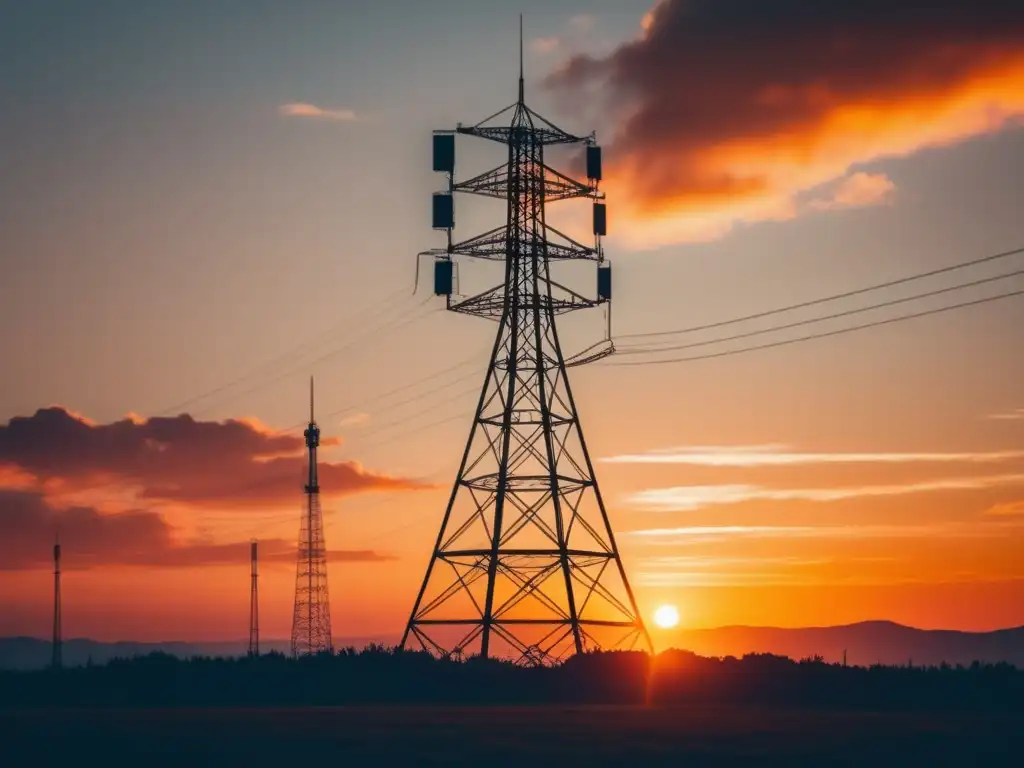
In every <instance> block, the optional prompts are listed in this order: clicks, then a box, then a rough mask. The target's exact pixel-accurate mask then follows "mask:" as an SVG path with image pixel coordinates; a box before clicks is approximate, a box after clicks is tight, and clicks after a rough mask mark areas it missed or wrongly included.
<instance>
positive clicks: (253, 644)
mask: <svg viewBox="0 0 1024 768" xmlns="http://www.w3.org/2000/svg"><path fill="white" fill-rule="evenodd" d="M256 559H257V544H256V540H255V539H253V542H252V549H251V557H250V562H251V564H252V567H251V569H250V572H251V586H250V588H249V655H250V656H259V655H260V593H259V585H258V581H257V580H258V574H257V569H256Z"/></svg>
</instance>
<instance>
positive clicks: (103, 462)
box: [0, 407, 423, 508]
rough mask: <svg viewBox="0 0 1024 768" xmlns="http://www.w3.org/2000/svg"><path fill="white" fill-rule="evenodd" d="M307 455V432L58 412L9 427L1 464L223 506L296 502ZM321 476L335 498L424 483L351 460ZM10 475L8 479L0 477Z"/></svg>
mask: <svg viewBox="0 0 1024 768" xmlns="http://www.w3.org/2000/svg"><path fill="white" fill-rule="evenodd" d="M336 442H337V441H336V440H334V441H332V440H329V439H325V440H324V441H323V442H322V444H323V445H330V444H332V443H336ZM304 450H305V448H304V442H303V438H302V437H301V435H293V434H283V433H278V432H273V431H271V430H269V429H267V428H266V427H263V426H261V425H259V424H258V423H256V422H251V421H246V420H236V419H229V420H227V421H223V422H210V421H207V422H203V421H196V420H195V419H193V418H192V417H191V416H188V415H181V416H177V417H174V418H151V419H146V420H141V419H130V418H126V419H123V420H121V421H117V422H113V423H111V424H95V423H92V422H90V421H89V420H87V419H85V418H84V417H81V416H78V415H75V414H72V413H70V412H68V411H67V410H65V409H63V408H60V407H51V408H44V409H40V410H39V411H37V412H36V413H35V414H34V415H33V416H28V417H16V418H13V419H11V421H10V422H9V423H8V424H7V425H6V426H0V465H2V464H6V465H8V466H9V467H13V468H16V469H18V470H21V471H23V472H28V473H31V474H32V475H34V476H35V477H37V478H38V479H40V480H42V481H53V480H59V481H65V482H67V483H68V484H69V485H70V486H71V487H72V488H73V487H75V486H76V485H81V484H85V485H88V484H90V483H94V482H96V481H99V480H102V479H104V478H107V479H109V480H111V481H112V482H115V483H122V484H126V485H133V486H136V487H139V488H141V495H142V498H144V499H149V500H173V501H182V502H190V503H195V504H210V505H217V506H237V505H244V506H245V507H247V508H253V507H264V506H266V507H273V506H280V505H281V504H282V503H287V502H289V501H294V500H295V499H296V498H298V495H299V494H300V493H301V491H302V487H303V484H304V482H305V471H306V470H305V464H306V462H305V458H304V453H303V452H304ZM319 472H320V485H321V488H322V493H323V494H324V495H327V496H338V495H344V494H351V493H359V492H365V491H403V490H415V489H418V488H421V487H423V486H422V485H421V484H420V483H418V482H416V481H414V480H409V479H404V478H395V477H389V476H387V475H382V474H377V473H374V472H370V471H367V470H365V469H364V468H363V467H361V466H360V465H359V464H358V463H357V462H351V461H349V462H338V463H330V462H321V463H320V469H319ZM7 474H9V473H7ZM5 476H6V474H4V473H0V480H2V478H3V477H5Z"/></svg>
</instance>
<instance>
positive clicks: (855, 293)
mask: <svg viewBox="0 0 1024 768" xmlns="http://www.w3.org/2000/svg"><path fill="white" fill-rule="evenodd" d="M1020 253H1024V248H1015V249H1013V250H1012V251H1003V252H1002V253H996V254H992V255H990V256H983V257H982V258H980V259H973V260H971V261H965V262H961V263H960V264H953V265H952V266H948V267H941V268H939V269H933V270H931V271H929V272H922V273H921V274H917V275H911V276H910V277H901V278H900V279H898V280H890V281H888V282H885V283H878V284H877V285H870V286H867V287H866V288H858V289H856V290H853V291H846V292H845V293H837V294H834V295H832V296H825V297H824V298H820V299H813V300H811V301H802V302H800V303H799V304H790V305H789V306H787V307H779V308H777V309H769V310H766V311H764V312H757V313H755V314H753V315H746V316H744V317H737V318H734V319H732V320H722V321H719V322H717V323H708V324H706V325H695V326H691V327H689V328H679V329H677V330H674V331H648V332H646V333H624V334H620V335H619V336H618V337H617V338H619V339H640V338H652V337H655V336H674V335H676V334H683V333H696V332H697V331H708V330H711V329H712V328H721V327H723V326H726V325H735V324H737V323H744V322H747V321H748V320H758V319H760V318H762V317H769V316H771V315H778V314H781V313H783V312H792V311H793V310H796V309H804V308H805V307H813V306H816V305H818V304H825V303H826V302H829V301H838V300H839V299H847V298H850V297H851V296H859V295H861V294H864V293H870V292H871V291H879V290H882V289H883V288H892V287H894V286H897V285H903V284H904V283H910V282H913V281H915V280H923V279H925V278H926V277H934V276H935V275H942V274H946V273H947V272H954V271H956V270H959V269H965V268H967V267H973V266H976V265H978V264H985V263H987V262H990V261H996V260H998V259H1005V258H1007V257H1009V256H1016V255H1017V254H1020Z"/></svg>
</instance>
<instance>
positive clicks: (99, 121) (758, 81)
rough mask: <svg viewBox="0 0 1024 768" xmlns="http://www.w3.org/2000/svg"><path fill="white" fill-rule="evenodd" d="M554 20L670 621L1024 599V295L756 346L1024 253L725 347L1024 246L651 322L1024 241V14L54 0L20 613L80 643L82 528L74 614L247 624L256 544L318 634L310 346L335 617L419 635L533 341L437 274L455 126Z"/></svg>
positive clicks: (558, 83)
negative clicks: (505, 350) (435, 221)
mask: <svg viewBox="0 0 1024 768" xmlns="http://www.w3.org/2000/svg"><path fill="white" fill-rule="evenodd" d="M520 11H522V12H523V14H524V24H525V37H526V45H525V69H526V96H527V101H528V103H530V105H531V106H532V107H533V108H534V109H536V110H537V111H538V112H540V113H541V114H543V115H545V116H546V117H549V118H550V119H552V120H553V121H554V122H555V123H557V124H558V125H560V126H561V127H563V128H565V129H566V130H569V131H571V132H573V133H575V134H581V135H582V134H587V133H589V132H590V131H591V130H596V132H597V139H598V141H599V143H600V144H601V145H602V146H603V147H604V162H605V168H606V184H605V185H604V188H605V191H606V192H607V193H608V210H609V229H610V236H609V237H608V238H607V239H606V240H605V247H606V252H607V254H608V255H609V256H610V258H611V260H612V262H613V264H614V267H615V279H616V285H615V299H614V301H613V306H614V313H613V326H614V334H615V336H616V337H617V338H618V341H617V344H618V346H619V347H620V349H621V352H622V353H621V354H620V355H617V356H615V357H613V358H610V359H606V360H604V361H601V362H600V363H597V364H594V365H590V366H586V367H581V368H576V369H573V370H572V381H573V386H574V394H575V395H576V400H577V405H578V407H579V410H580V415H581V417H582V420H583V426H584V431H585V434H586V436H587V441H588V444H589V447H590V450H591V453H592V455H593V457H594V459H595V463H596V467H597V472H598V478H599V481H600V483H601V486H602V490H603V495H604V497H605V499H606V501H607V502H608V505H609V514H610V516H611V520H612V523H613V525H614V528H615V531H616V535H617V537H618V543H619V546H620V549H621V551H622V555H623V558H624V561H625V564H626V568H627V571H628V573H629V575H630V578H631V580H632V582H633V585H634V588H635V590H636V593H637V599H638V602H639V603H640V607H641V610H642V611H643V613H644V615H645V617H646V618H647V619H648V620H650V617H651V615H652V614H653V612H654V610H655V609H656V608H657V607H658V606H660V605H662V604H665V603H669V604H673V605H676V606H678V608H679V613H680V617H681V622H682V624H683V625H684V626H686V627H714V626H721V625H731V624H756V625H774V626H806V625H816V626H821V625H829V624H838V623H846V622H852V621H859V620H865V619H891V620H894V621H898V622H901V623H906V624H911V625H914V626H919V627H927V628H937V627H942V628H958V629H971V630H986V629H993V628H997V627H1006V626H1017V625H1022V624H1024V559H1022V557H1021V553H1022V552H1024V354H1022V350H1024V300H1022V299H1024V297H1013V298H1007V299H1004V300H1001V301H994V302H992V303H987V304H982V305H978V306H974V307H970V308H965V309H962V310H958V311H953V312H948V313H944V314H940V315H936V316H930V317H922V318H919V319H914V320H909V321H907V322H900V323H895V324H891V325H885V326H881V327H877V328H871V329H867V330H863V331H860V332H857V333H849V334H845V333H844V334H839V335H835V336H830V337H827V338H823V339H819V340H812V341H808V342H806V343H795V344H790V345H785V346H781V347H776V348H771V349H764V350H758V351H752V352H749V353H743V354H735V355H727V356H720V357H715V356H713V355H714V354H715V353H718V352H722V351H726V350H730V349H740V348H743V347H750V346H754V345H761V344H766V343H770V342H773V341H777V340H784V339H788V338H796V337H799V336H803V335H807V334H810V333H818V332H822V331H829V330H833V329H839V328H843V327H848V326H852V325H857V324H862V323H867V322H871V321H875V320H879V319H884V318H887V317H895V316H897V315H902V314H909V313H911V312H918V311H923V310H928V309H932V308H935V307H940V306H944V305H949V304H954V303H960V302H965V301H971V300H974V299H981V298H985V297H988V296H994V295H997V294H1001V293H1008V292H1013V291H1018V290H1022V289H1024V277H1022V276H1017V277H1012V278H1009V279H1006V280H1002V281H998V282H991V283H986V284H983V285H978V286H975V287H973V288H968V289H965V290H958V291H954V292H950V293H948V294H944V295H940V296H935V297H932V298H928V299H922V300H920V301H916V302H910V303H907V304H900V305H896V306H892V307H889V308H884V309H878V310H873V311H871V312H865V313H862V314H855V315H852V316H849V317H843V318H840V319H836V320H833V321H828V322H825V323H821V324H816V325H812V326H809V327H800V328H792V329H789V330H782V331H777V332H774V333H772V334H763V335H755V336H752V337H750V338H744V339H742V340H734V341H730V342H721V343H715V344H711V343H708V344H700V342H705V341H709V342H710V341H711V340H715V339H721V338H723V337H727V336H733V335H737V334H746V333H749V332H752V331H757V330H760V329H766V328H770V327H772V326H774V325H779V324H783V323H786V324H788V323H792V322H795V321H798V320H802V319H805V318H809V317H814V316H817V315H824V314H830V313H834V312H841V311H845V310H849V309H855V308H858V307H864V306H867V305H869V304H874V303H879V302H883V301H888V300H893V299H898V298H901V297H904V296H910V295H913V294H916V293H922V292H926V291H931V290H935V289H939V288H942V287H945V286H951V285H956V284H959V283H966V282H969V281H970V282H973V281H976V280H980V279H982V278H987V277H991V276H997V275H1001V274H1007V273H1011V272H1015V271H1018V270H1024V254H1021V255H1018V256H1013V257H1008V258H1005V259H1000V260H995V261H992V262H990V263H987V264H984V265H980V266H977V267H974V268H971V269H967V270H962V271H960V272H955V273H950V274H946V275H942V276H938V277H935V278H931V279H928V280H922V281H918V282H915V283H912V284H907V285H903V286H900V287H897V288H893V289H891V290H886V291H878V292H874V293H871V294H867V295H862V296H858V297H853V298H850V299H848V300H846V301H843V302H830V303H828V304H825V305H822V306H820V307H815V308H810V309H807V310H803V311H802V312H797V313H787V314H785V315H781V316H777V317H769V318H764V319H762V320H760V321H752V322H749V323H745V324H737V325H729V326H726V327H722V328H717V329H714V330H707V331H703V332H698V333H691V334H680V335H675V336H672V335H666V336H660V337H630V336H629V334H642V333H647V332H663V331H672V330H676V329H686V328H690V327H693V326H701V325H706V324H714V323H717V322H719V321H727V320H731V319H734V318H738V317H742V316H746V315H751V314H756V313H758V312H762V311H765V310H771V309H775V308H777V307H783V306H786V305H790V304H795V303H799V302H803V301H810V300H814V299H817V298H820V297H825V296H830V295H833V294H839V293H843V292H846V291H851V290H855V289H858V288H861V287H864V286H870V285H874V284H877V283H882V282H885V281H887V280H894V279H898V278H902V277H905V276H910V275H915V274H918V273H922V272H926V271H929V270H932V269H938V268H940V267H944V266H947V265H952V264H957V263H959V262H964V261H968V260H971V259H976V258H980V257H983V256H987V255H989V254H995V253H998V252H1002V251H1008V250H1011V249H1015V248H1021V247H1024V223H1022V215H1021V211H1022V209H1021V203H1022V200H1024V7H1017V8H1016V9H1014V8H1013V4H1010V3H1005V2H997V1H996V0H978V1H977V2H974V3H964V2H954V0H932V2H928V3H923V2H905V3H893V2H884V3H883V2H881V0H860V1H859V2H856V3H854V2H846V1H845V0H842V1H841V0H835V1H834V2H829V3H807V2H797V0H764V2H758V3H753V2H743V1H742V0H685V1H684V0H663V2H661V3H658V4H657V5H656V6H654V7H652V5H651V0H615V1H614V2H613V1H612V0H598V1H597V2H589V3H584V2H582V1H579V0H578V1H577V2H562V1H561V0H548V1H547V2H540V0H522V2H521V3H520V5H519V6H518V7H514V8H513V7H511V6H507V7H505V8H502V7H501V6H499V5H498V4H491V3H481V2H469V0H434V2H431V3H404V4H397V3H381V2H371V1H370V0H367V1H366V2H327V0H319V1H318V0H290V1H289V2H284V1H283V0H282V1H281V2H268V1H260V2H243V1H242V0H208V1H204V2H200V1H199V0H191V1H182V2H174V3H171V2H162V3H157V2H149V3H139V2H134V1H133V0H94V2H91V3H75V2H57V1H56V0H34V1H33V2H30V3H10V4H6V5H5V7H4V9H3V10H2V11H0V147H2V150H0V359H2V361H3V366H2V371H3V373H2V382H3V383H2V386H0V635H34V636H39V637H46V636H47V635H48V633H49V622H50V610H51V604H50V601H51V588H52V576H51V575H50V570H51V564H50V555H51V545H52V543H53V538H54V535H55V533H56V532H57V531H58V530H59V532H60V538H61V542H62V544H63V547H64V567H65V571H66V575H65V578H64V586H63V594H64V632H65V636H66V637H71V636H74V637H91V638H94V639H98V640H115V639H136V640H171V639H191V640H217V639H241V638H243V637H245V636H246V634H247V623H248V608H249V603H248V590H249V581H248V568H249V563H248V544H247V542H248V541H249V539H250V538H252V537H257V538H258V539H259V540H260V541H261V547H262V550H261V554H262V579H261V619H262V631H263V635H264V637H268V638H271V637H275V638H280V637H287V635H288V633H289V631H290V626H291V616H292V613H291V610H292V599H293V590H294V578H295V563H294V558H295V547H294V541H295V539H296V537H297V535H298V530H299V514H300V511H301V509H302V506H303V499H302V483H303V441H302V435H301V432H302V428H303V426H304V422H305V420H306V418H307V416H308V402H307V398H308V379H309V376H310V375H315V377H316V388H317V420H318V422H319V424H320V426H321V430H322V433H323V436H324V442H323V445H324V448H323V450H322V451H321V459H322V466H321V487H322V492H323V499H324V508H325V512H326V536H327V541H328V546H329V550H330V556H329V566H328V569H329V577H330V590H331V608H332V616H333V624H334V635H335V636H336V637H346V636H367V635H388V636H391V635H394V634H397V633H399V632H400V631H401V629H402V628H403V626H404V623H405V621H406V619H407V618H408V612H409V609H410V608H411V606H412V601H413V599H414V598H415V593H416V590H417V588H418V587H419V583H420V580H421V579H422V576H423V570H424V568H425V566H426V563H427V559H428V556H429V554H430V549H431V547H432V545H433V540H434V537H435V536H436V535H437V529H438V526H439V524H440V521H441V517H442V514H443V512H444V504H445V502H446V500H447V496H448V494H449V493H450V489H451V482H452V481H453V479H454V475H455V472H456V470H457V467H458V462H459V459H460V457H461V453H462V450H463V448H464V444H465V439H466V435H467V431H468V429H469V426H470V423H471V420H472V415H473V414H472V411H473V407H474V405H475V401H476V397H477V395H478V393H479V387H480V385H481V383H482V380H483V376H484V370H485V367H486V364H487V355H488V353H489V350H490V346H491V344H492V343H493V333H494V326H493V325H491V324H489V323H487V322H484V321H481V320H476V319H472V318H467V317H463V316H457V315H454V314H451V313H445V312H444V311H442V307H443V301H442V300H441V299H435V298H433V297H432V296H431V295H430V292H429V290H428V287H427V286H426V285H425V284H424V285H421V286H420V290H419V292H418V293H417V294H415V295H413V282H414V277H415V267H416V260H415V255H416V253H418V252H419V251H423V250H426V249H428V248H433V247H437V246H439V245H441V244H442V240H443V238H442V236H441V235H440V234H439V233H436V232H434V231H432V230H431V227H430V224H431V222H430V199H429V198H430V195H431V193H432V192H434V191H437V190H439V189H440V184H441V183H442V182H441V179H440V177H439V176H436V175H435V174H433V173H432V171H431V157H430V141H431V131H432V130H434V129H439V128H453V127H454V126H455V124H456V123H457V122H460V121H461V122H465V123H472V122H476V121H478V120H480V119H482V118H484V117H486V116H488V115H490V114H492V113H493V112H495V111H497V110H498V109H500V108H502V107H504V106H507V105H508V104H510V103H512V102H513V101H514V100H515V98H516V76H517V71H516V70H517V63H518V62H517V56H518V52H517V44H518V40H517V32H518V13H519V12H520ZM459 141H460V143H459V144H458V152H459V153H460V154H459V158H460V162H461V160H462V159H463V158H468V159H467V163H469V162H476V161H477V160H481V158H483V155H482V154H481V153H485V152H486V151H488V148H487V147H483V148H481V147H473V146H471V144H470V143H465V144H464V143H462V142H463V141H465V142H469V141H470V140H469V139H465V140H463V139H461V138H460V140H459ZM495 149H496V148H491V149H490V151H492V152H493V151H495ZM496 152H497V153H496V154H492V155H488V156H487V157H490V159H491V161H492V162H491V164H492V165H496V164H497V163H498V162H500V161H501V159H502V158H501V150H500V148H497V149H496ZM565 159H566V161H567V164H566V165H565V167H566V169H567V170H572V163H571V160H572V159H571V158H565ZM481 161H482V162H484V163H486V162H487V161H486V160H481ZM458 205H459V206H460V207H459V212H460V213H459V220H458V221H459V229H458V233H459V234H461V235H464V236H466V237H468V236H469V235H471V234H475V233H476V232H479V231H483V230H485V229H488V228H491V227H494V226H498V225H499V224H500V223H501V221H502V210H501V206H500V205H499V206H498V207H497V208H494V207H493V206H492V207H488V206H487V204H486V203H484V204H482V207H481V206H480V205H478V204H477V203H476V202H475V201H472V200H469V201H463V200H462V199H460V200H459V203H458ZM560 205H565V206H568V207H569V208H568V209H567V211H566V212H564V213H562V214H560V215H561V216H562V220H564V221H565V222H566V226H567V227H568V228H570V229H572V228H573V227H578V226H579V223H580V222H581V221H584V219H585V216H586V215H587V210H586V206H585V204H582V203H581V204H580V205H583V206H584V207H583V209H582V212H580V211H575V212H574V211H573V209H572V206H573V205H574V204H573V203H564V204H560ZM580 213H582V216H581V215H580ZM484 272H486V269H485V268H484V267H481V266H479V265H474V264H468V265H464V266H463V267H462V276H463V279H465V280H470V281H471V280H473V279H474V276H477V275H482V274H483V273H484ZM591 315H592V316H591V317H589V318H586V319H576V318H574V320H573V324H572V328H571V331H570V332H569V333H568V338H569V342H568V343H567V346H568V350H567V351H568V352H570V353H571V352H574V351H576V350H577V349H578V348H582V347H584V346H586V345H587V344H589V343H591V342H592V341H594V340H597V339H599V338H600V337H601V334H602V327H603V326H602V324H603V323H604V319H603V317H602V315H601V313H600V311H595V312H593V313H591ZM640 344H643V345H644V346H646V347H648V348H650V346H652V345H654V346H659V347H664V348H665V349H666V351H664V352H662V353H658V354H635V352H636V351H637V346H638V345H640ZM683 348H685V349H683ZM705 355H707V356H708V357H707V358H706V359H701V360H689V361H684V362H671V363H664V364H661V363H659V364H644V365H631V364H629V363H634V362H638V361H645V362H647V363H649V362H650V361H652V360H659V359H662V360H678V359H680V358H684V357H687V358H689V357H701V356H705ZM652 633H653V635H654V640H655V644H656V645H657V644H658V643H659V642H664V641H665V635H663V634H659V633H658V631H657V630H653V631H652Z"/></svg>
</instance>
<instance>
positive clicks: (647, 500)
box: [628, 474, 1024, 512]
mask: <svg viewBox="0 0 1024 768" xmlns="http://www.w3.org/2000/svg"><path fill="white" fill-rule="evenodd" d="M1019 484H1024V474H1010V475H995V476H989V477H969V478H947V479H942V480H929V481H926V482H921V483H902V484H896V485H861V486H854V487H850V488H766V487H764V486H759V485H684V486H678V487H675V488H653V489H648V490H645V491H640V492H639V493H635V494H633V495H632V496H630V497H629V498H628V501H629V503H630V504H632V505H633V506H634V507H635V508H637V509H642V510H648V511H657V512H692V511H694V510H698V509H704V508H705V507H709V506H714V505H723V504H740V503H743V502H748V501H808V502H819V503H827V502H834V501H845V500H848V499H861V498H871V497H879V496H903V495H907V494H913V493H934V492H936V491H968V490H981V489H985V488H992V487H996V486H1002V485H1019Z"/></svg>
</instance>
